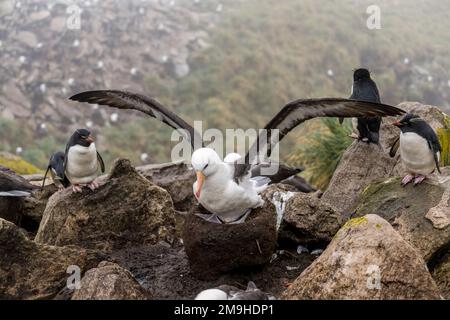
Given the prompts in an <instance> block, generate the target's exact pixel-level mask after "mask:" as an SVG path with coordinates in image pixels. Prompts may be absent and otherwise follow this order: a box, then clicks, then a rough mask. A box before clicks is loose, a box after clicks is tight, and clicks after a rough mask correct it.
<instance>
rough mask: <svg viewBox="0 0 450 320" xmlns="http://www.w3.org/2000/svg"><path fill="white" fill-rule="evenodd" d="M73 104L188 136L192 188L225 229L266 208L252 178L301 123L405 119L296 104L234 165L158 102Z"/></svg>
mask: <svg viewBox="0 0 450 320" xmlns="http://www.w3.org/2000/svg"><path fill="white" fill-rule="evenodd" d="M70 99H71V100H74V101H79V102H88V103H92V104H99V105H107V106H110V107H115V108H119V109H132V110H138V111H141V112H143V113H145V114H147V115H149V116H151V117H154V118H156V119H158V120H160V121H162V122H164V123H165V124H167V125H169V126H170V127H172V128H174V129H182V130H184V131H185V133H186V134H185V136H186V137H187V138H188V139H189V141H190V143H191V145H192V147H193V149H194V150H195V151H194V152H193V154H192V158H191V164H192V166H193V168H194V169H195V171H196V172H197V181H196V182H195V183H194V185H193V188H194V194H195V197H196V198H197V200H198V201H199V203H200V204H201V205H202V206H203V207H204V208H205V209H207V210H208V211H210V212H211V213H213V214H214V215H213V216H214V217H216V218H217V219H218V220H219V221H220V222H226V223H230V222H235V221H236V220H240V218H242V217H243V216H245V214H246V213H247V212H249V209H253V208H257V207H259V206H261V205H262V204H263V203H264V202H263V200H262V198H261V196H260V195H259V194H260V192H261V191H262V190H264V188H265V185H262V186H261V184H260V183H258V180H257V179H255V178H257V177H254V176H252V172H257V171H258V170H255V169H256V168H257V167H258V166H261V165H262V164H261V162H260V161H259V160H258V159H259V158H261V156H260V154H261V150H265V151H264V158H267V157H270V155H271V152H272V150H273V148H274V147H275V145H276V144H277V143H278V142H279V141H281V140H282V139H283V138H284V137H285V136H286V135H287V134H288V133H289V132H290V131H291V130H292V129H294V128H295V127H296V126H298V125H299V124H300V123H302V122H304V121H306V120H309V119H313V118H316V117H343V118H353V117H374V116H381V117H383V116H396V115H401V114H403V113H404V111H403V110H401V109H398V108H396V107H393V106H389V105H385V104H380V103H373V102H367V101H356V100H348V99H340V98H325V99H300V100H295V101H293V102H290V103H289V104H287V105H286V106H284V107H283V108H282V109H281V110H280V111H279V112H278V113H277V114H276V115H275V117H273V118H272V120H270V122H269V123H268V124H267V125H266V126H265V127H264V129H266V130H265V135H264V136H263V135H260V136H258V137H257V139H256V141H255V142H254V143H253V144H252V146H251V147H250V149H249V151H248V152H247V154H246V156H245V157H244V158H243V159H242V158H241V157H240V156H239V155H238V156H231V157H228V159H234V160H235V161H234V162H232V161H222V160H221V159H220V158H219V156H218V154H217V153H216V152H215V151H214V150H213V149H211V148H203V145H202V142H201V136H200V135H199V134H198V133H197V132H195V130H194V128H193V127H192V126H191V125H189V124H188V123H187V122H186V121H184V120H183V119H181V118H180V117H179V116H178V115H176V114H175V113H173V112H172V111H170V110H168V109H167V108H165V107H164V106H163V105H162V104H161V103H159V102H158V101H157V100H156V99H153V98H150V97H146V96H144V95H141V94H136V93H131V92H125V91H118V90H98V91H87V92H82V93H79V94H76V95H74V96H72V97H71V98H70ZM276 129H278V130H279V131H278V133H279V134H278V141H272V140H273V139H272V132H275V131H274V130H276ZM269 142H270V143H269ZM226 159H227V157H226ZM230 162H231V163H230ZM269 178H270V177H269Z"/></svg>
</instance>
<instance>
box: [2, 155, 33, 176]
mask: <svg viewBox="0 0 450 320" xmlns="http://www.w3.org/2000/svg"><path fill="white" fill-rule="evenodd" d="M0 165H2V166H4V167H7V168H10V169H11V170H13V171H15V172H17V173H19V174H34V173H38V172H40V170H39V169H38V168H36V167H35V166H33V165H32V164H31V163H28V162H26V161H24V160H23V159H21V158H20V157H17V156H14V155H11V154H9V153H5V152H0Z"/></svg>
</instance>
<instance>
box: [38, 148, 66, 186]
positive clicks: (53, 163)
mask: <svg viewBox="0 0 450 320" xmlns="http://www.w3.org/2000/svg"><path fill="white" fill-rule="evenodd" d="M64 157H65V154H64V152H63V151H58V152H55V153H54V154H52V156H51V157H50V161H49V163H48V166H47V170H46V171H45V175H44V181H43V182H42V188H43V187H44V186H45V180H46V178H47V174H48V172H50V174H51V176H52V179H53V182H54V183H55V184H56V185H62V186H63V187H64V188H67V187H68V186H69V185H70V182H69V180H68V179H67V177H66V176H65V174H64Z"/></svg>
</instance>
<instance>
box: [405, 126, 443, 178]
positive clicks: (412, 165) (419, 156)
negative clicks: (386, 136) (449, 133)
mask: <svg viewBox="0 0 450 320" xmlns="http://www.w3.org/2000/svg"><path fill="white" fill-rule="evenodd" d="M400 156H401V158H402V162H403V164H404V166H405V168H406V170H407V171H408V172H410V173H415V174H421V175H428V174H430V173H432V172H433V171H434V170H435V168H436V164H435V162H434V157H433V152H432V151H431V149H430V147H429V146H428V142H427V140H426V139H425V138H422V137H421V136H420V135H418V134H416V133H413V132H406V133H401V134H400ZM437 156H438V159H439V153H438V155H437Z"/></svg>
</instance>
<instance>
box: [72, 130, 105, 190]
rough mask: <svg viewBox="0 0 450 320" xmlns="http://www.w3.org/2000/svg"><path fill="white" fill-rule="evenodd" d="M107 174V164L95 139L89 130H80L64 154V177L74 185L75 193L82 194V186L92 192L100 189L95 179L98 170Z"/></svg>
mask: <svg viewBox="0 0 450 320" xmlns="http://www.w3.org/2000/svg"><path fill="white" fill-rule="evenodd" d="M99 168H100V169H101V171H102V173H103V172H105V164H104V162H103V159H102V157H101V156H100V154H99V153H98V152H97V149H96V148H95V143H94V139H93V138H92V136H91V132H90V131H89V130H87V129H78V130H76V131H75V132H74V134H73V135H72V136H71V137H70V139H69V142H68V143H67V145H66V151H65V153H64V176H65V177H67V179H68V180H69V182H70V183H71V184H72V189H73V191H74V192H81V186H87V187H89V189H91V190H95V189H96V188H98V184H97V182H95V178H96V177H97V171H98V169H99Z"/></svg>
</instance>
